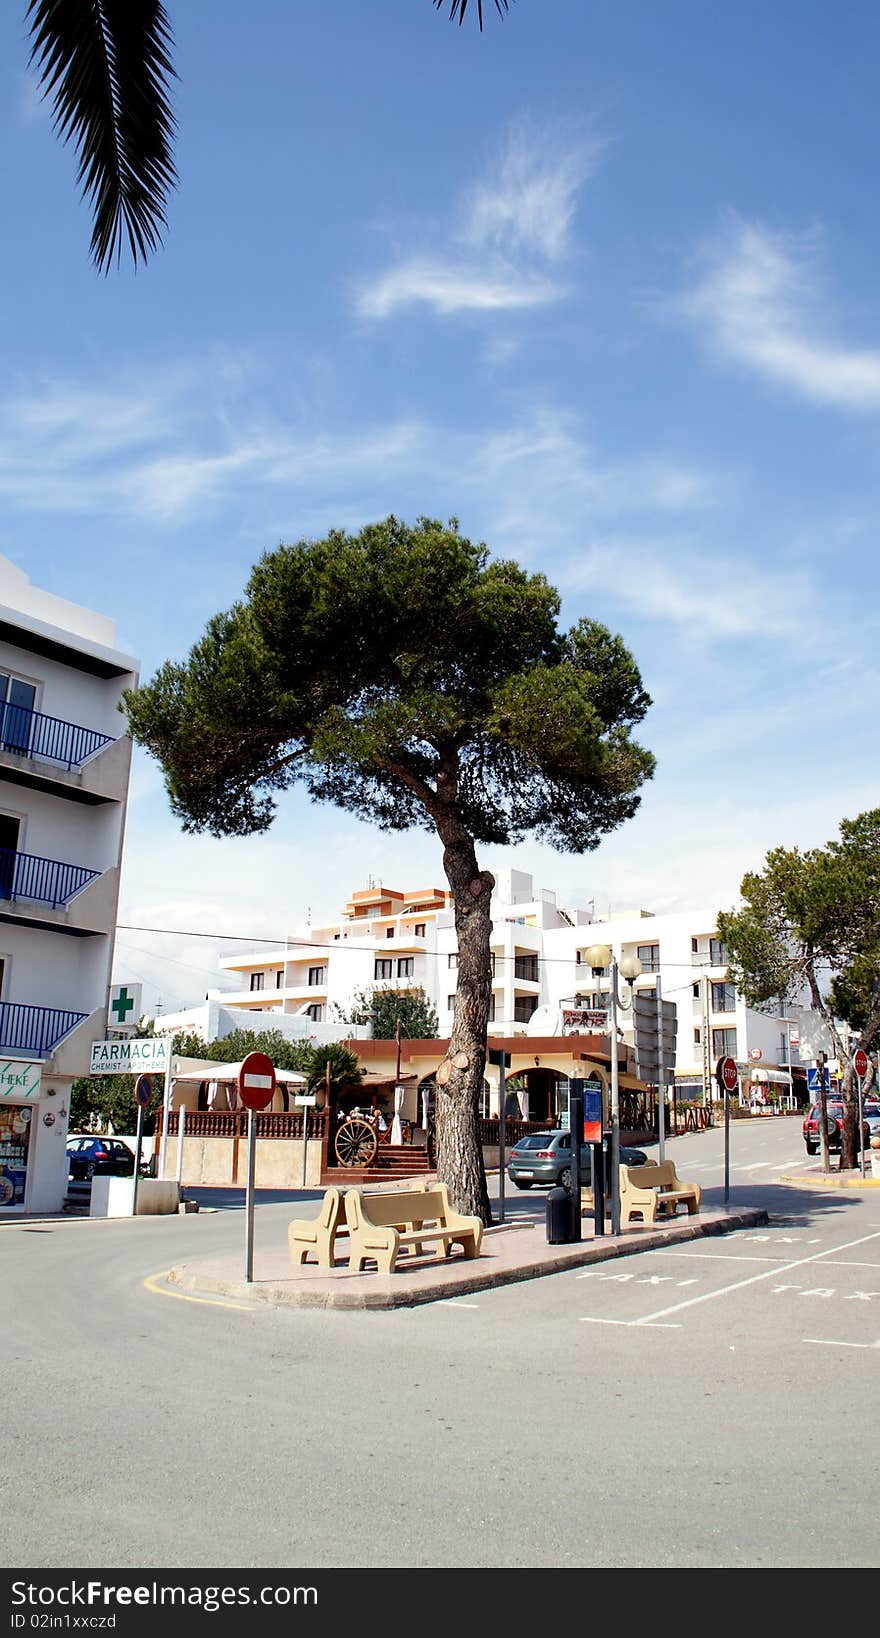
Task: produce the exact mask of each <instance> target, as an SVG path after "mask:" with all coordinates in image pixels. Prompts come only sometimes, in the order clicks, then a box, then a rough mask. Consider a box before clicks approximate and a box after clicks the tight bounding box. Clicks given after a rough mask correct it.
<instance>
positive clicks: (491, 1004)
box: [489, 995, 495, 1024]
mask: <svg viewBox="0 0 880 1638" xmlns="http://www.w3.org/2000/svg"><path fill="white" fill-rule="evenodd" d="M494 1022H495V997H494V995H490V997H489V1023H490V1024H494Z"/></svg>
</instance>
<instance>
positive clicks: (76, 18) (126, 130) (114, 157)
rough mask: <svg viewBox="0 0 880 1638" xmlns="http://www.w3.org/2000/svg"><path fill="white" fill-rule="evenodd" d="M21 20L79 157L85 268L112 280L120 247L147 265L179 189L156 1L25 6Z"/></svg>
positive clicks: (166, 42) (165, 32)
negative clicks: (89, 215) (87, 214)
mask: <svg viewBox="0 0 880 1638" xmlns="http://www.w3.org/2000/svg"><path fill="white" fill-rule="evenodd" d="M26 15H27V19H28V22H29V26H30V38H31V41H32V49H31V57H30V61H31V64H32V65H34V66H35V67H36V70H37V74H38V78H39V83H40V86H41V87H42V90H43V95H44V96H46V97H48V96H50V95H53V104H52V111H53V120H54V124H55V129H56V131H57V132H58V134H59V135H60V136H61V137H62V139H63V140H64V141H65V142H68V141H70V140H71V139H72V140H73V143H74V146H75V148H76V151H77V155H78V159H79V170H78V173H77V180H78V181H79V182H81V183H82V191H83V198H84V199H88V201H89V203H90V205H91V207H92V212H93V227H92V241H91V255H92V260H93V261H94V263H95V265H96V267H97V268H98V269H99V271H103V272H105V273H106V272H109V269H110V267H111V265H112V263H113V262H114V261H116V262H117V264H118V263H119V261H120V259H121V256H122V250H123V245H124V244H125V243H126V242H127V243H128V247H129V250H130V251H131V256H132V260H133V262H134V263H135V265H137V262H138V260H139V259H140V260H141V261H146V259H147V256H148V255H149V253H150V252H151V251H153V250H155V249H156V248H157V246H159V245H161V243H162V231H161V230H162V229H163V228H164V227H165V226H166V225H167V218H166V215H165V206H166V201H167V198H168V193H169V191H170V189H171V188H172V187H174V185H175V183H176V181H177V172H176V170H175V167H174V159H173V156H172V143H173V139H174V133H175V121H174V116H173V114H172V112H171V105H170V102H169V100H168V86H169V83H170V81H171V80H172V79H173V78H174V77H175V71H174V67H173V64H172V62H171V57H170V48H171V44H172V37H171V29H170V25H169V22H168V17H167V15H166V12H165V8H164V6H163V5H162V4H161V3H160V0H29V4H28V8H27V14H26Z"/></svg>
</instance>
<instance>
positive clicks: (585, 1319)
mask: <svg viewBox="0 0 880 1638" xmlns="http://www.w3.org/2000/svg"><path fill="white" fill-rule="evenodd" d="M580 1322H581V1325H624V1326H628V1325H635V1324H636V1323H637V1322H636V1321H635V1320H617V1319H594V1318H593V1316H592V1315H591V1314H582V1315H581V1316H580ZM647 1329H648V1326H647V1324H646V1325H645V1330H647ZM651 1330H653V1331H680V1330H681V1326H680V1325H678V1324H672V1325H653V1326H651Z"/></svg>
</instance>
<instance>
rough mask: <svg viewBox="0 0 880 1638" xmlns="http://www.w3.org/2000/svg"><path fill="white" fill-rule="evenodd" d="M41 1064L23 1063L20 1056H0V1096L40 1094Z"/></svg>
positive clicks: (33, 1096) (29, 1096) (21, 1096)
mask: <svg viewBox="0 0 880 1638" xmlns="http://www.w3.org/2000/svg"><path fill="white" fill-rule="evenodd" d="M42 1068H43V1066H42V1064H25V1063H22V1061H21V1059H20V1058H0V1098H15V1099H16V1100H17V1099H18V1098H33V1099H34V1101H35V1102H36V1101H37V1099H38V1098H39V1096H40V1075H41V1072H42Z"/></svg>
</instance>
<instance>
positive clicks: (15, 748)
mask: <svg viewBox="0 0 880 1638" xmlns="http://www.w3.org/2000/svg"><path fill="white" fill-rule="evenodd" d="M110 744H112V735H110V734H99V733H97V732H96V730H95V729H94V728H80V727H78V726H77V724H76V723H75V722H64V721H62V719H61V718H60V717H47V716H44V714H43V712H42V711H28V710H26V709H25V707H24V706H23V705H9V704H6V705H3V706H0V750H3V751H8V752H11V753H12V754H13V755H15V756H22V757H35V758H36V759H37V760H38V761H39V762H52V763H55V764H57V765H58V766H59V767H62V768H66V769H67V772H68V773H71V772H72V771H73V769H74V768H81V767H82V765H83V763H84V762H88V760H89V757H92V756H94V755H95V752H96V751H102V750H103V749H104V746H105V745H110Z"/></svg>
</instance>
